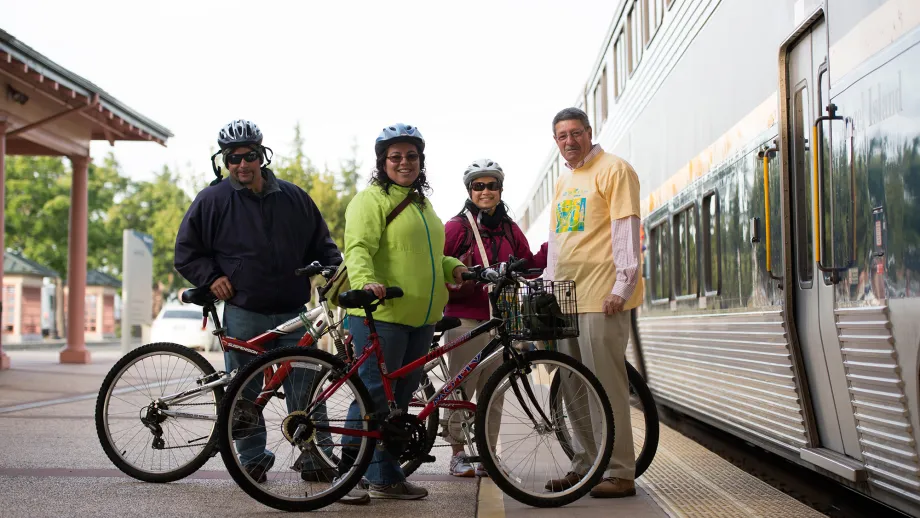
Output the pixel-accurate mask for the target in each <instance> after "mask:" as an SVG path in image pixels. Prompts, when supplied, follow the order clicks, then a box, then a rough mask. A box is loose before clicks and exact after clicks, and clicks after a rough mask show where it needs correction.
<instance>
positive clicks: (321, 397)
mask: <svg viewBox="0 0 920 518" xmlns="http://www.w3.org/2000/svg"><path fill="white" fill-rule="evenodd" d="M379 346H380V343H379V341H372V343H371V346H370V347H368V348H366V349H364V352H363V353H361V357H360V358H358V360H357V361H355V362H354V363H353V364H352V365H351V369H349V370H348V373H347V374H345V375H344V376H342V377H341V378H339V379H338V380H337V381H336V382H335V383H333V384H332V385H331V386H329V387H326V390H324V391H322V392H321V393H320V395H319V396H318V397H317V398H316V399H315V400H314V401H313V405H312V406H310V408H308V409H307V414H310V412H312V411H313V409H314V408H316V407H317V406H318V405H320V404H321V403H323V402H325V401H326V400H327V399H329V396H331V395H332V394H335V391H336V390H339V387H341V386H342V385H344V384H345V381H346V380H348V379H349V378H351V377H352V376H354V375H355V374H357V372H358V368H359V367H361V364H363V363H364V362H365V361H367V358H368V357H369V356H370V355H371V354H373V353H375V352H376V351H377V347H379ZM391 399H392V398H391Z"/></svg>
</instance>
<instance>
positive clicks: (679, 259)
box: [673, 205, 699, 299]
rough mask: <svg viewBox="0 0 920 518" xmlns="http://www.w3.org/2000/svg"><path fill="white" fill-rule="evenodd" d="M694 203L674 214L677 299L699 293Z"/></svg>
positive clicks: (694, 295)
mask: <svg viewBox="0 0 920 518" xmlns="http://www.w3.org/2000/svg"><path fill="white" fill-rule="evenodd" d="M696 220H697V217H696V205H691V206H690V207H687V208H686V209H684V210H682V211H680V212H678V213H677V214H675V215H674V227H673V228H674V287H675V295H676V296H677V299H681V298H691V297H696V296H697V295H698V294H699V274H698V269H697V264H698V261H697V259H698V257H699V256H698V255H697V251H696V243H697V229H696Z"/></svg>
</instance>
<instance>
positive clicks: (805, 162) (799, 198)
mask: <svg viewBox="0 0 920 518" xmlns="http://www.w3.org/2000/svg"><path fill="white" fill-rule="evenodd" d="M793 105H794V108H793V114H792V117H793V127H792V138H793V151H794V153H795V155H794V156H793V159H794V160H795V169H794V170H795V171H796V175H795V198H796V203H795V207H796V209H797V211H798V216H797V217H796V218H795V225H796V229H795V235H796V240H797V243H796V251H797V253H796V270H797V271H798V276H799V285H800V286H801V287H802V288H805V289H807V288H810V287H811V283H812V277H813V270H814V266H813V265H814V235H813V233H814V227H813V225H812V201H811V200H812V192H811V189H812V185H811V177H812V175H811V174H810V173H811V168H812V159H811V149H810V146H809V142H810V140H811V131H810V130H811V124H810V119H811V118H810V117H809V113H810V112H809V111H808V86H807V85H804V84H803V85H802V87H801V88H799V89H798V90H796V91H795V95H794V97H793Z"/></svg>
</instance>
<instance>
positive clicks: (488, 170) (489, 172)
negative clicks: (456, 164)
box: [463, 158, 505, 191]
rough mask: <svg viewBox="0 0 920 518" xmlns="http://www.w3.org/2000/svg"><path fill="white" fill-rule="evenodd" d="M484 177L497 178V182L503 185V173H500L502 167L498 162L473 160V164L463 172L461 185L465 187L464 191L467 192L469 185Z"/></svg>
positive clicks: (484, 159)
mask: <svg viewBox="0 0 920 518" xmlns="http://www.w3.org/2000/svg"><path fill="white" fill-rule="evenodd" d="M485 176H494V177H495V178H498V181H499V182H501V183H502V184H504V183H505V172H504V171H502V166H500V165H498V162H496V161H494V160H489V159H488V158H480V159H479V160H474V161H473V163H472V164H470V165H469V167H467V168H466V171H464V172H463V185H465V186H466V190H467V191H469V190H470V184H472V183H473V181H474V180H476V179H477V178H482V177H485Z"/></svg>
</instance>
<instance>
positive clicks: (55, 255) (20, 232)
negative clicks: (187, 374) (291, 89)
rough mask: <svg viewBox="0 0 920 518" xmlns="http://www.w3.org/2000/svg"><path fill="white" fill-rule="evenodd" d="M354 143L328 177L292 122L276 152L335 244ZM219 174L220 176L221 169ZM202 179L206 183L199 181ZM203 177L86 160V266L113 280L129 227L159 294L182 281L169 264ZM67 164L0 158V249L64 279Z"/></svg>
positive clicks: (281, 172)
mask: <svg viewBox="0 0 920 518" xmlns="http://www.w3.org/2000/svg"><path fill="white" fill-rule="evenodd" d="M359 167H360V165H359V164H358V162H357V146H356V145H353V146H352V154H351V156H350V157H349V159H347V160H346V161H344V162H343V163H342V164H341V167H340V172H339V173H338V174H335V173H333V172H331V171H329V170H328V169H326V168H324V170H323V171H322V172H321V171H319V170H318V169H317V168H316V167H315V166H314V165H313V163H312V162H311V161H310V159H309V158H308V157H307V156H306V153H305V151H304V140H303V136H302V133H301V129H300V125H299V124H297V125H296V126H295V127H294V142H293V146H292V149H291V151H290V153H288V154H286V155H280V156H278V157H276V159H275V160H274V163H273V164H272V168H273V170H274V171H275V174H276V175H277V177H278V178H280V179H282V180H287V181H289V182H292V183H294V184H296V185H298V186H300V187H301V188H303V189H304V190H306V191H307V192H308V193H309V194H310V196H311V197H312V198H313V200H314V201H315V202H316V204H317V206H318V207H319V209H320V211H321V212H322V213H323V216H324V218H325V219H326V222H327V224H328V225H329V229H330V232H332V236H333V238H334V239H335V241H336V243H338V244H339V246H340V247H341V246H342V236H343V234H344V231H345V208H346V207H347V206H348V202H350V201H351V199H352V198H353V197H354V195H355V194H356V193H357V190H358V180H359V175H358V168H359ZM225 174H226V173H225ZM205 178H206V179H207V180H205ZM210 178H211V177H210V171H208V172H207V173H204V174H197V173H196V172H195V171H194V170H193V171H191V172H185V171H182V172H179V171H178V170H177V169H175V168H173V169H170V168H169V167H167V166H165V165H164V166H163V168H162V169H161V170H160V171H159V172H157V173H155V174H154V176H153V179H151V180H149V181H134V180H131V179H130V178H128V176H127V175H125V174H123V172H122V171H121V168H120V166H119V164H118V162H117V161H116V160H115V157H114V155H112V154H111V153H109V154H108V155H106V156H105V157H104V158H103V159H102V160H101V163H98V164H97V163H91V164H90V166H89V178H88V189H89V193H88V219H89V221H88V228H87V241H88V249H87V268H90V269H100V270H103V271H105V272H107V273H109V274H111V275H113V276H115V277H118V278H121V266H122V232H123V230H124V229H134V230H137V231H139V232H143V233H145V234H150V235H151V236H152V237H153V242H154V250H153V258H154V263H153V277H154V284H155V288H156V290H157V292H158V293H161V294H163V295H166V294H168V293H172V292H174V291H175V290H177V289H178V288H180V287H183V286H187V285H188V283H187V282H186V281H185V280H184V279H183V278H182V277H181V276H180V275H178V273H177V272H176V271H175V269H174V268H173V258H174V257H173V256H174V247H175V241H176V233H177V232H178V229H179V224H180V223H181V222H182V218H183V216H184V215H185V212H186V210H187V209H188V207H189V205H190V204H191V201H192V197H191V196H189V194H188V193H187V192H186V190H183V188H182V187H181V186H182V185H190V186H191V188H190V190H191V191H192V192H198V191H200V190H201V189H203V188H205V187H206V186H207V182H208V181H210ZM70 187H71V167H70V162H69V161H68V160H67V159H64V158H61V157H31V156H8V157H6V220H5V233H6V246H7V248H9V249H12V250H13V251H15V252H18V253H20V254H22V255H24V256H25V257H27V258H29V259H31V260H33V261H36V262H38V263H41V264H43V265H45V266H48V267H50V268H52V269H54V270H56V271H57V272H58V273H60V274H61V276H62V277H63V278H65V279H66V276H67V249H68V237H69V228H68V224H67V222H68V221H69V218H70Z"/></svg>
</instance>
